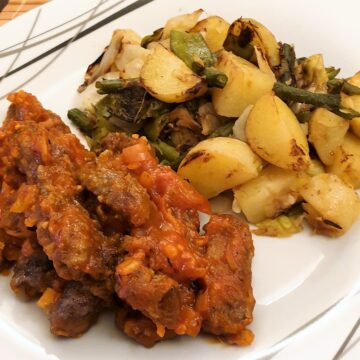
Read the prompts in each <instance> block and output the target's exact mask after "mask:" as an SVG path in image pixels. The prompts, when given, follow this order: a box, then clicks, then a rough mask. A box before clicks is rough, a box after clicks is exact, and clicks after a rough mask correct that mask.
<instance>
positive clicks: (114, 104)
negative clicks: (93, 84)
mask: <svg viewBox="0 0 360 360" xmlns="http://www.w3.org/2000/svg"><path fill="white" fill-rule="evenodd" d="M145 97H146V91H145V90H144V89H143V88H142V87H140V86H131V87H125V88H124V89H122V90H121V92H120V93H118V94H109V95H107V96H106V97H104V98H103V99H101V100H100V101H99V102H98V103H97V104H96V105H95V109H96V114H97V116H99V117H102V118H105V119H106V120H107V121H108V122H109V123H110V124H112V125H113V126H115V127H116V128H117V129H118V130H122V131H125V132H127V133H134V132H137V131H138V130H139V129H140V128H141V127H142V122H143V120H144V112H145V111H146V108H145Z"/></svg>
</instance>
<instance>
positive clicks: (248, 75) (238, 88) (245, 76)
mask: <svg viewBox="0 0 360 360" xmlns="http://www.w3.org/2000/svg"><path fill="white" fill-rule="evenodd" d="M216 68H217V69H218V70H220V71H222V72H224V73H225V74H226V75H227V77H228V82H227V84H226V85H225V87H224V88H223V89H214V90H213V93H212V100H213V104H214V108H215V111H216V112H217V113H218V114H219V115H222V116H229V117H238V116H240V115H241V114H242V112H243V111H244V110H245V108H246V107H247V106H249V105H252V104H255V102H256V101H257V100H258V99H259V98H260V97H261V96H262V95H264V94H266V93H269V92H271V89H272V87H273V84H274V77H273V76H271V75H270V74H268V73H264V72H262V71H261V70H259V68H257V67H256V66H255V65H253V64H251V63H250V62H249V61H246V60H244V59H242V58H240V57H238V56H236V55H234V54H232V53H231V52H228V51H225V50H221V51H220V53H219V54H218V61H217V64H216Z"/></svg>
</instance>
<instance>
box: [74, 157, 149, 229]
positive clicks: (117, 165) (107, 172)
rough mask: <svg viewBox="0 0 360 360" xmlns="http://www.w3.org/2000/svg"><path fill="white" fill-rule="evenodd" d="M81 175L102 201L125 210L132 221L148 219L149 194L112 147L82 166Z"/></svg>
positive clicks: (85, 184)
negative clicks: (112, 150) (111, 149)
mask: <svg viewBox="0 0 360 360" xmlns="http://www.w3.org/2000/svg"><path fill="white" fill-rule="evenodd" d="M79 177H80V179H81V182H82V184H83V185H84V186H85V187H86V188H87V189H88V190H90V191H91V192H93V193H94V194H96V195H97V198H98V200H99V202H101V203H104V204H106V205H107V206H109V207H110V208H111V209H113V210H114V211H116V212H118V213H120V214H122V215H123V216H124V217H125V218H127V219H128V221H129V222H130V223H131V224H132V225H135V226H139V225H142V224H144V223H145V222H146V221H147V220H148V219H149V216H150V207H151V204H150V199H149V195H148V194H147V192H146V190H145V189H144V188H143V187H142V186H141V185H140V184H139V182H138V181H137V180H136V179H135V178H134V177H133V176H132V175H131V174H130V173H129V171H128V169H127V167H126V166H124V164H123V163H122V161H121V159H120V158H119V156H116V155H114V154H113V153H112V152H111V151H110V150H107V151H105V152H103V153H101V154H100V155H99V157H98V158H97V159H96V160H95V161H93V162H88V163H87V164H86V165H85V166H83V167H82V168H81V171H80V172H79Z"/></svg>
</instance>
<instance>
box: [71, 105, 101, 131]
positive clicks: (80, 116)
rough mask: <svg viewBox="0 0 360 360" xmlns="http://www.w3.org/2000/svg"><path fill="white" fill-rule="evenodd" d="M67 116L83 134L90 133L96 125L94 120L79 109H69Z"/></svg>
mask: <svg viewBox="0 0 360 360" xmlns="http://www.w3.org/2000/svg"><path fill="white" fill-rule="evenodd" d="M67 116H68V118H69V119H70V120H71V121H72V122H73V123H74V124H75V125H76V126H77V127H78V128H79V129H80V130H81V131H83V132H84V133H85V134H87V135H90V134H91V132H92V131H93V130H94V129H95V127H96V120H95V119H93V118H91V117H90V116H89V115H88V114H87V113H85V112H84V111H81V110H80V109H76V108H74V109H70V110H69V111H68V113H67Z"/></svg>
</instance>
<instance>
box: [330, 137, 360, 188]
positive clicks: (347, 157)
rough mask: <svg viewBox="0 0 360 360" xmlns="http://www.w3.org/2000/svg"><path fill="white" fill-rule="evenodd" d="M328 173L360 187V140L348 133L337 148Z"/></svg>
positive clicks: (355, 186)
mask: <svg viewBox="0 0 360 360" xmlns="http://www.w3.org/2000/svg"><path fill="white" fill-rule="evenodd" d="M328 171H329V172H330V173H332V174H335V175H337V176H338V177H339V178H341V179H342V180H343V181H344V182H345V183H347V184H348V185H351V186H353V187H354V188H359V187H360V139H359V138H357V137H356V136H355V135H353V134H351V133H347V134H346V136H345V138H344V140H343V142H342V144H341V145H340V146H339V147H338V148H337V150H336V151H335V155H334V161H333V162H332V165H331V166H330V167H329V168H328Z"/></svg>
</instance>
